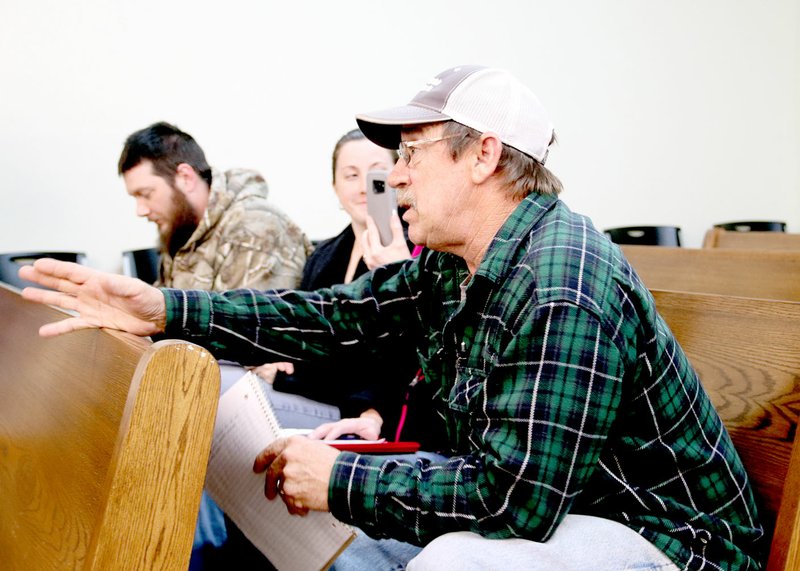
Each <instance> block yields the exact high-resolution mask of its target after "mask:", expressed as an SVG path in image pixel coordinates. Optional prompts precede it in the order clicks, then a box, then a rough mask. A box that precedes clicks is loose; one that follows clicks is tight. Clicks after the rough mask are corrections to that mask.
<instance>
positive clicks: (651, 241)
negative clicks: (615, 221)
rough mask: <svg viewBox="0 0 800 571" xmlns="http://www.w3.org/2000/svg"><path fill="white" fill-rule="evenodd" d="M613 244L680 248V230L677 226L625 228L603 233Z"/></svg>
mask: <svg viewBox="0 0 800 571" xmlns="http://www.w3.org/2000/svg"><path fill="white" fill-rule="evenodd" d="M603 232H604V233H605V235H606V236H608V237H609V238H610V239H611V241H612V242H614V243H615V244H638V245H640V246H680V245H681V229H680V228H679V227H677V226H625V227H620V228H606V229H605V230H604V231H603Z"/></svg>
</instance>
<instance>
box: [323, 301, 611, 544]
mask: <svg viewBox="0 0 800 571" xmlns="http://www.w3.org/2000/svg"><path fill="white" fill-rule="evenodd" d="M522 322H523V326H522V327H521V328H520V329H519V331H517V332H516V334H515V335H513V337H512V338H511V339H510V341H509V342H508V343H507V344H506V345H505V346H502V347H497V350H498V361H497V363H496V365H495V367H493V368H492V369H491V371H490V373H489V374H488V375H484V374H483V373H481V372H480V371H477V370H470V369H469V368H464V370H463V371H459V378H458V380H457V384H456V386H455V388H454V390H453V391H452V392H451V399H450V404H451V408H453V409H454V410H459V409H460V415H461V416H463V419H462V420H463V422H464V424H465V426H468V431H469V436H468V439H469V443H470V446H471V447H472V448H473V449H474V452H473V453H470V454H466V455H460V456H454V457H452V458H449V459H448V460H447V461H446V462H443V463H432V462H427V461H425V460H416V461H412V460H405V459H382V458H380V457H374V456H372V457H371V456H360V455H357V454H354V453H348V454H342V455H341V456H340V457H339V459H338V461H337V463H336V466H335V477H334V478H333V480H332V486H331V491H330V494H329V496H330V502H331V508H332V511H333V513H334V514H335V515H337V516H339V517H342V518H344V519H346V520H349V521H353V522H357V523H358V525H360V526H362V527H364V528H365V529H366V530H368V531H369V532H370V533H373V534H378V535H387V536H392V537H396V538H402V539H405V540H407V541H412V542H415V543H420V544H424V543H427V542H428V541H430V540H431V539H433V538H434V537H436V536H438V535H441V534H442V533H447V532H451V531H458V530H469V531H474V532H480V533H481V534H483V535H485V536H487V537H496V538H505V537H520V536H522V537H526V538H527V539H533V540H537V541H544V540H546V539H547V538H548V537H550V535H551V534H552V533H553V532H554V530H555V529H556V527H557V525H558V523H559V522H560V521H561V519H562V518H563V516H564V515H566V513H568V512H569V509H570V507H571V505H572V503H573V501H574V499H575V497H576V496H577V494H578V493H579V492H580V491H581V489H582V488H583V486H584V484H585V482H586V480H587V479H588V478H589V477H590V476H591V475H592V471H593V469H594V467H595V466H596V465H597V459H598V457H599V454H600V450H601V449H602V447H603V445H604V444H605V441H606V437H607V434H608V431H609V426H610V425H611V424H612V423H613V421H614V418H615V410H616V408H617V406H618V404H619V401H620V398H621V382H620V381H621V377H622V361H621V359H620V357H619V353H618V351H617V349H616V347H615V346H614V344H613V343H611V342H610V341H609V337H608V336H607V335H606V334H605V333H604V332H603V329H602V327H601V325H600V323H599V321H598V320H597V319H595V318H594V316H592V315H591V314H589V313H588V312H587V311H585V310H584V309H581V308H578V307H576V306H575V305H572V304H569V303H553V304H548V305H544V306H540V307H538V308H536V310H535V314H534V315H531V316H529V318H527V319H523V320H522Z"/></svg>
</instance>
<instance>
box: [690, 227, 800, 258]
mask: <svg viewBox="0 0 800 571" xmlns="http://www.w3.org/2000/svg"><path fill="white" fill-rule="evenodd" d="M703 248H733V249H735V250H745V249H753V250H792V251H795V252H797V251H800V234H795V233H790V232H735V231H730V230H725V229H723V228H712V229H711V230H709V231H707V232H706V234H705V236H704V237H703Z"/></svg>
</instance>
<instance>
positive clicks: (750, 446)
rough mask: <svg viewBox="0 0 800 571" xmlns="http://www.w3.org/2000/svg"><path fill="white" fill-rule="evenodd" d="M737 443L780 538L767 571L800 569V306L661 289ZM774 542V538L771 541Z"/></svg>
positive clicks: (663, 309) (664, 307) (659, 302)
mask: <svg viewBox="0 0 800 571" xmlns="http://www.w3.org/2000/svg"><path fill="white" fill-rule="evenodd" d="M653 296H654V297H655V300H656V306H657V307H658V310H659V312H660V313H661V315H662V316H663V317H664V319H665V320H666V322H667V324H668V325H669V327H670V329H672V331H673V332H674V333H675V336H676V337H677V339H678V341H679V342H680V344H681V346H682V347H683V348H684V350H685V351H686V354H687V355H688V357H689V360H690V361H691V362H692V364H693V365H694V367H695V369H696V370H697V372H698V374H699V376H700V379H701V381H702V383H703V386H704V387H705V389H706V391H707V392H708V393H709V395H710V396H711V400H712V401H713V403H714V406H715V407H716V409H717V411H718V412H719V414H720V416H721V417H722V420H723V422H724V423H725V425H726V426H727V428H728V431H729V432H730V434H731V437H732V438H733V442H734V444H735V446H736V449H737V450H738V451H739V454H740V455H741V457H742V460H743V462H744V464H745V467H746V468H747V471H748V475H749V477H750V481H751V483H752V485H753V489H754V490H755V493H756V499H757V501H758V503H759V510H760V515H761V519H762V522H763V523H764V525H765V527H766V528H767V531H768V534H771V533H772V531H773V530H774V535H772V539H771V544H770V542H769V541H767V542H766V544H765V546H770V545H771V547H770V549H769V559H768V565H767V567H766V568H767V569H768V570H769V571H779V570H780V571H797V570H798V569H800V509H798V499H800V444H798V441H797V439H795V434H796V432H797V419H798V411H800V303H797V302H788V301H776V300H766V299H748V298H741V297H730V296H720V295H714V294H702V293H687V292H671V291H658V290H656V291H653ZM767 539H768V540H769V537H768V538H767Z"/></svg>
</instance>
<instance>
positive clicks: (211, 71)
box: [0, 0, 800, 270]
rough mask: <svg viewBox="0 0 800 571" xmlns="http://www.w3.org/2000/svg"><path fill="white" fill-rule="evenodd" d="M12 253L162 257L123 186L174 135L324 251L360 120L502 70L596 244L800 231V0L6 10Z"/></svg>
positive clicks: (3, 114)
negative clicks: (339, 174) (152, 146)
mask: <svg viewBox="0 0 800 571" xmlns="http://www.w3.org/2000/svg"><path fill="white" fill-rule="evenodd" d="M0 58H1V59H0V82H2V83H1V84H0V85H1V86H2V89H0V197H1V198H2V200H1V201H0V209H1V210H0V213H1V214H0V221H1V223H0V251H15V250H27V249H64V250H83V251H86V252H88V253H89V255H90V263H91V264H92V265H95V266H97V267H101V268H103V269H111V270H115V269H118V268H119V266H120V262H119V254H120V252H121V251H122V250H126V249H134V248H142V247H147V246H150V245H151V244H152V243H153V241H154V236H155V229H154V227H153V226H152V225H150V224H148V223H147V222H146V221H143V220H140V219H137V218H136V217H135V215H134V204H133V201H132V199H130V198H129V197H128V196H127V195H126V194H125V191H124V187H123V185H122V181H121V180H120V179H119V178H118V177H117V174H116V162H117V158H118V156H119V152H120V150H121V147H122V143H123V141H124V139H125V138H126V137H127V135H128V134H130V133H131V132H132V131H134V130H136V129H139V128H141V127H144V126H146V125H148V124H150V123H152V122H154V121H157V120H167V121H170V122H173V123H175V124H177V125H178V126H179V127H181V128H183V129H184V130H186V131H188V132H189V133H191V134H192V135H193V136H194V137H195V138H196V139H197V140H198V142H199V143H200V145H201V146H202V147H203V148H204V149H205V151H206V153H207V155H208V157H209V160H210V162H211V163H212V164H214V165H216V166H219V167H223V168H227V167H232V166H244V167H252V168H257V169H259V170H261V171H262V173H263V174H264V175H265V176H266V178H267V180H268V181H269V183H270V187H271V196H272V199H273V200H274V201H275V202H276V203H277V204H278V205H280V206H281V207H282V208H283V209H284V210H286V211H287V212H288V213H289V214H290V216H292V217H293V218H294V219H295V220H296V221H297V222H298V223H299V224H300V225H301V226H302V227H303V228H304V229H305V230H306V231H307V233H308V234H309V235H310V236H311V237H312V238H320V237H327V236H330V235H332V234H334V233H336V232H338V231H339V230H340V229H341V228H342V227H343V226H344V224H345V221H346V219H345V217H344V215H343V213H342V212H341V211H340V210H339V209H338V206H337V203H336V202H335V200H334V198H333V193H332V192H331V190H330V182H329V181H330V172H329V171H330V152H331V150H332V147H333V144H334V142H335V141H336V139H337V138H338V137H339V136H340V135H341V134H342V133H344V132H345V131H346V130H348V129H350V128H351V127H353V126H354V121H353V115H354V113H356V112H359V111H368V110H372V109H377V108H382V107H387V106H391V105H397V104H401V103H405V102H406V101H407V100H408V99H410V98H411V97H412V96H413V95H414V94H415V93H416V91H417V90H418V89H419V88H420V87H421V86H422V84H423V83H424V81H425V80H426V79H427V78H429V77H431V76H433V75H434V74H436V73H437V72H439V71H441V70H442V69H444V68H446V67H450V66H451V65H456V64H460V63H481V64H487V65H495V66H500V67H507V68H509V69H511V70H512V71H514V72H515V73H516V74H517V75H519V76H520V77H521V78H522V79H523V80H524V81H525V82H526V83H528V84H529V85H530V86H531V87H532V88H533V89H534V91H536V92H537V93H538V95H539V96H540V98H541V99H542V101H543V102H544V104H545V105H546V106H547V107H548V108H549V110H550V112H551V115H552V116H553V119H554V122H555V124H556V129H557V132H558V134H559V137H560V144H559V146H558V147H557V148H556V149H555V150H554V151H553V152H552V153H551V159H550V162H549V166H550V167H551V168H552V169H553V170H554V172H556V174H558V175H559V176H560V177H561V178H562V180H563V181H564V182H565V186H566V191H565V192H564V194H563V199H564V200H565V201H566V202H567V203H568V204H569V205H570V206H571V207H572V208H573V209H575V210H578V211H580V212H583V213H585V214H588V215H590V216H591V217H592V218H593V219H594V221H595V223H596V225H597V226H598V227H600V228H604V227H610V226H622V225H634V224H674V225H678V226H681V227H682V229H683V237H684V241H685V245H687V246H691V247H697V246H699V245H700V242H701V239H702V235H703V233H704V231H705V230H706V229H707V228H708V227H710V226H711V225H712V224H713V223H715V222H721V221H727V220H736V219H782V220H785V221H787V222H788V223H789V229H790V230H791V231H794V232H800V166H799V164H800V163H798V157H799V156H800V3H798V2H797V1H796V0H764V1H757V0H742V1H740V2H730V1H729V0H670V1H656V0H602V1H601V0H575V1H563V2H557V1H555V0H553V1H544V0H519V1H513V0H495V1H492V2H489V1H487V0H447V1H444V0H441V1H436V0H406V1H404V2H393V3H387V2H379V1H377V0H346V1H338V2H334V1H330V0H320V1H306V2H301V1H297V2H280V3H278V2H269V1H267V0H241V1H237V0H231V1H228V2H217V1H213V2H212V1H210V0H194V1H184V0H181V1H171V0H141V1H137V2H133V1H123V0H84V1H81V0H76V1H74V2H62V1H58V0H28V1H26V2H11V1H6V2H3V3H2V4H1V5H0Z"/></svg>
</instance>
